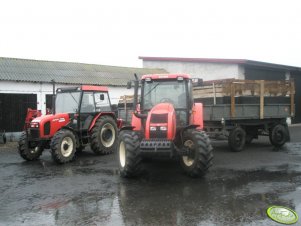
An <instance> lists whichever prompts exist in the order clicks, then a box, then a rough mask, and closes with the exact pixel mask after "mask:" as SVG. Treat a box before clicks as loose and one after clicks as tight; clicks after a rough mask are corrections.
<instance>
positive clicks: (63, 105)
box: [55, 92, 80, 113]
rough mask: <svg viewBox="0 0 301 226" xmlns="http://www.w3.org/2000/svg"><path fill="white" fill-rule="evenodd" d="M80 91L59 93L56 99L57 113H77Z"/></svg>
mask: <svg viewBox="0 0 301 226" xmlns="http://www.w3.org/2000/svg"><path fill="white" fill-rule="evenodd" d="M79 99H80V92H64V93H57V95H56V99H55V112H56V113H76V112H78V105H79V104H78V103H79Z"/></svg>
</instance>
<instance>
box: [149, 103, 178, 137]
mask: <svg viewBox="0 0 301 226" xmlns="http://www.w3.org/2000/svg"><path fill="white" fill-rule="evenodd" d="M175 132H176V112H175V109H174V107H173V105H172V104H170V103H160V104H157V105H156V106H154V107H153V108H152V109H151V110H150V112H149V113H148V116H147V119H146V131H145V135H146V138H147V139H150V138H165V139H168V140H173V139H174V137H175Z"/></svg>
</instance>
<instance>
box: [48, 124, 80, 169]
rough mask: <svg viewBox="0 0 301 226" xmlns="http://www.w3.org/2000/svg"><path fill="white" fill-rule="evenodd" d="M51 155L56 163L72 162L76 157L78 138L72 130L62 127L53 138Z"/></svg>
mask: <svg viewBox="0 0 301 226" xmlns="http://www.w3.org/2000/svg"><path fill="white" fill-rule="evenodd" d="M50 150H51V156H52V159H53V161H55V162H56V163H60V164H63V163H67V162H71V161H73V160H74V158H75V152H76V140H75V136H74V134H73V132H72V131H70V130H68V129H62V130H60V131H58V132H57V133H56V134H55V135H54V136H53V138H52V140H51V143H50Z"/></svg>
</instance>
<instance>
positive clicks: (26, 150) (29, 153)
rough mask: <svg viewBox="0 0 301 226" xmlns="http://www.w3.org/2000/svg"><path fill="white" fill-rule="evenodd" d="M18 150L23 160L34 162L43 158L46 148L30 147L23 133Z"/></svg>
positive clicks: (39, 146)
mask: <svg viewBox="0 0 301 226" xmlns="http://www.w3.org/2000/svg"><path fill="white" fill-rule="evenodd" d="M18 150H19V154H20V156H21V157H22V158H23V159H25V160H27V161H33V160H37V159H38V158H39V157H40V156H41V154H42V152H43V150H44V147H43V146H41V145H36V146H32V147H30V143H29V142H27V136H26V133H25V132H23V133H22V134H21V136H20V139H19V143H18Z"/></svg>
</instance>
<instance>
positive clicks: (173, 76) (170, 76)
mask: <svg viewBox="0 0 301 226" xmlns="http://www.w3.org/2000/svg"><path fill="white" fill-rule="evenodd" d="M179 77H182V78H183V79H189V78H190V76H189V75H187V74H151V75H143V76H142V80H144V79H147V78H149V79H156V80H157V79H177V78H179Z"/></svg>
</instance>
